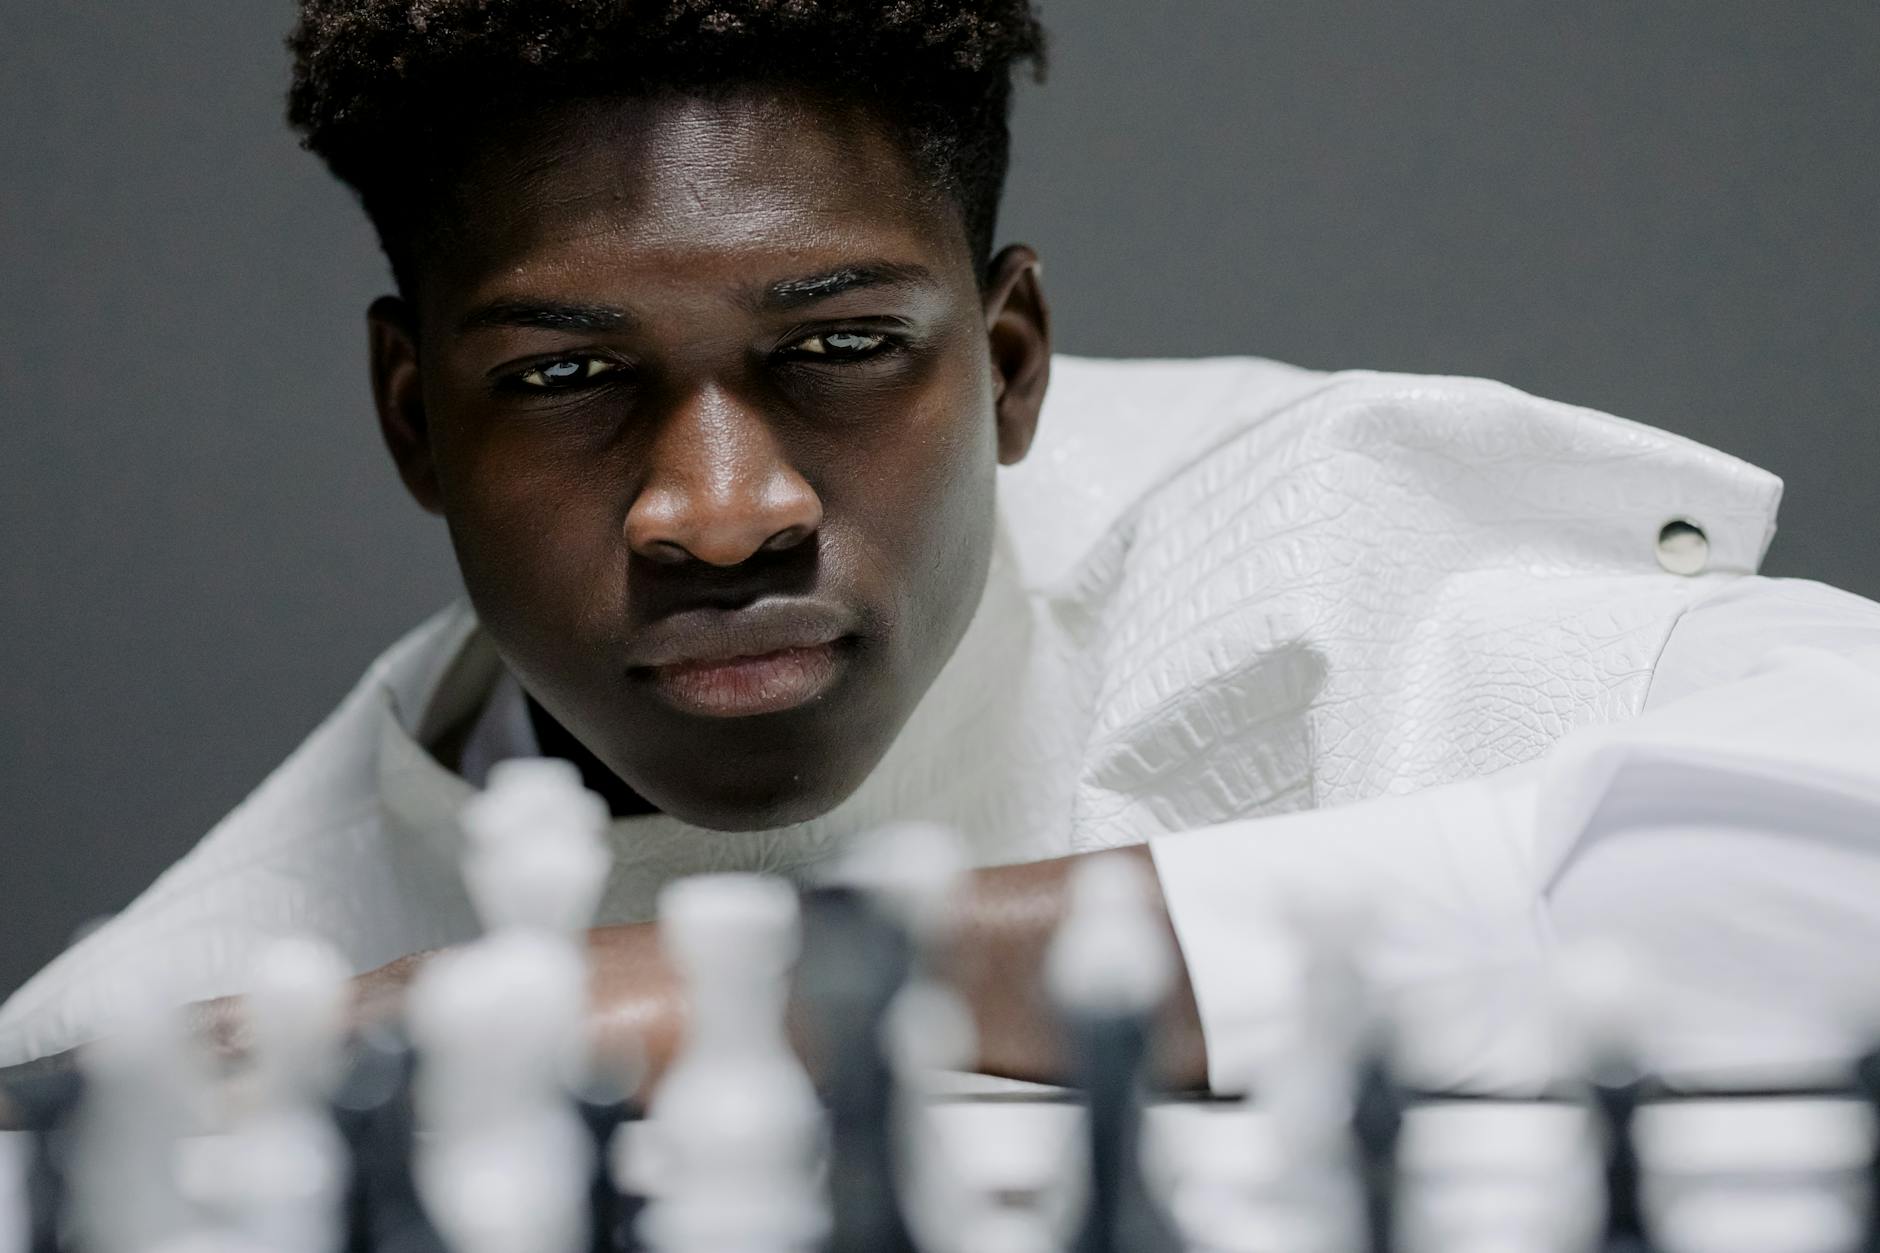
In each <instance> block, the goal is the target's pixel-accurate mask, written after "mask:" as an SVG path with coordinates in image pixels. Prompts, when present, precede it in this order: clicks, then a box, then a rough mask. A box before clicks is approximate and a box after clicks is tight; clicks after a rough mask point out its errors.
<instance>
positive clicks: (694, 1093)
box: [641, 874, 829, 1253]
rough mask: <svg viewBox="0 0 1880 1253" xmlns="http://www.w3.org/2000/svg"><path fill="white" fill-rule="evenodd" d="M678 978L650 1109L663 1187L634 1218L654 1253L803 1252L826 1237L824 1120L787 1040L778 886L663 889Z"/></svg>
mask: <svg viewBox="0 0 1880 1253" xmlns="http://www.w3.org/2000/svg"><path fill="white" fill-rule="evenodd" d="M659 934H660V942H661V945H662V947H663V948H664V949H665V952H666V955H667V957H668V958H669V960H671V962H672V963H673V965H674V966H675V967H676V968H677V970H678V972H679V974H680V975H681V977H682V978H683V980H684V984H685V992H686V1002H687V1010H688V1016H687V1022H686V1034H685V1039H684V1042H683V1043H682V1045H681V1047H680V1051H679V1054H678V1056H677V1057H676V1058H675V1059H674V1061H673V1064H672V1066H671V1068H670V1069H669V1070H668V1071H667V1072H666V1075H665V1077H664V1079H663V1080H662V1081H661V1083H660V1085H659V1088H658V1090H657V1091H656V1092H655V1093H654V1094H653V1099H652V1102H651V1105H650V1108H649V1110H648V1115H649V1118H650V1120H651V1124H650V1126H649V1127H648V1132H649V1135H650V1137H651V1148H652V1151H653V1152H654V1154H655V1155H656V1160H657V1162H658V1164H659V1167H660V1175H661V1178H662V1179H663V1181H664V1186H663V1188H662V1191H661V1193H660V1195H658V1196H656V1197H655V1198H654V1199H653V1200H652V1201H651V1202H650V1203H649V1205H648V1206H647V1208H646V1210H645V1212H644V1213H643V1214H642V1216H641V1234H642V1236H643V1238H644V1239H645V1241H646V1242H647V1244H649V1245H650V1246H651V1247H652V1248H653V1249H655V1250H657V1251H658V1253H755V1251H758V1250H762V1251H763V1253H801V1251H804V1250H811V1249H814V1248H816V1247H818V1245H819V1244H820V1243H821V1242H822V1241H823V1240H824V1239H825V1238H826V1237H827V1235H828V1231H829V1219H828V1216H827V1213H826V1212H825V1207H824V1204H823V1201H822V1198H821V1196H820V1193H819V1189H818V1187H817V1179H816V1170H817V1158H818V1153H819V1149H820V1144H821V1137H822V1116H821V1111H820V1109H819V1107H818V1104H817V1100H816V1093H815V1090H814V1088H813V1087H812V1086H811V1084H810V1079H809V1076H808V1074H807V1073H805V1071H804V1069H803V1067H802V1064H801V1063H800V1062H799V1061H798V1060H797V1058H796V1055H795V1054H794V1053H793V1052H792V1051H791V1048H790V1043H789V1041H788V1039H787V1038H786V1036H785V1034H784V1012H785V1006H786V998H787V995H788V986H787V982H786V977H787V975H788V973H789V970H790V967H791V965H792V964H793V962H794V961H795V959H796V955H797V950H798V945H799V942H800V940H799V926H798V910H797V900H796V894H795V893H794V892H793V891H792V890H791V889H790V887H789V886H788V885H786V884H784V883H782V882H781V881H778V880H775V879H766V878H761V877H758V876H755V875H736V874H724V875H703V876H699V877H696V878H691V879H683V880H680V881H678V882H676V883H672V884H669V885H668V886H667V887H666V888H665V890H664V891H662V892H661V893H660V899H659Z"/></svg>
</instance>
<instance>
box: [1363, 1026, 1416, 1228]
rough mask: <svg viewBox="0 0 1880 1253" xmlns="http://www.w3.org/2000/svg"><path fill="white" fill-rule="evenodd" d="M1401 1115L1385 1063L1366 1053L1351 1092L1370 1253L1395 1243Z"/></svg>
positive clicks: (1399, 1096)
mask: <svg viewBox="0 0 1880 1253" xmlns="http://www.w3.org/2000/svg"><path fill="white" fill-rule="evenodd" d="M1403 1112H1404V1093H1403V1089H1402V1088H1401V1087H1400V1086H1399V1085H1398V1083H1397V1081H1396V1079H1395V1077H1394V1076H1392V1074H1391V1072H1390V1064H1389V1061H1388V1059H1386V1057H1385V1056H1384V1054H1383V1052H1382V1051H1381V1050H1378V1049H1369V1050H1366V1051H1365V1053H1364V1054H1363V1055H1362V1056H1361V1059H1360V1061H1359V1064H1358V1074H1357V1081H1356V1083H1355V1084H1354V1085H1353V1089H1352V1107H1351V1131H1352V1137H1353V1139H1354V1140H1356V1142H1357V1150H1358V1170H1359V1183H1360V1184H1361V1185H1362V1186H1363V1189H1364V1219H1365V1231H1366V1238H1367V1241H1368V1243H1367V1247H1368V1248H1369V1249H1370V1253H1390V1250H1391V1248H1392V1246H1393V1243H1394V1241H1395V1224H1396V1193H1397V1138H1398V1135H1399V1133H1400V1132H1401V1131H1402V1129H1403Z"/></svg>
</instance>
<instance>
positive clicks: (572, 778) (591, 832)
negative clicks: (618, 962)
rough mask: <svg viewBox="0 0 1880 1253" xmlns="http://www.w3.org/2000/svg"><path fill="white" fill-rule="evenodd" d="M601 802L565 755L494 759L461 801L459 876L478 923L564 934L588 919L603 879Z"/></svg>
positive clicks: (604, 883)
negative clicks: (485, 779)
mask: <svg viewBox="0 0 1880 1253" xmlns="http://www.w3.org/2000/svg"><path fill="white" fill-rule="evenodd" d="M607 820H608V812H607V805H606V802H604V801H603V800H601V798H600V797H599V796H597V795H595V794H594V793H593V792H590V791H588V790H587V789H586V788H585V787H583V786H582V785H581V775H580V772H579V771H578V770H576V769H575V767H574V766H573V765H572V764H571V763H569V762H566V761H560V760H557V759H554V758H547V757H535V758H516V759H513V760H509V761H502V762H498V763H497V764H496V765H495V766H494V767H493V768H492V769H491V770H490V777H489V786H488V787H487V788H486V789H485V790H484V791H482V792H480V793H478V794H477V795H476V796H474V797H472V798H471V799H470V801H469V803H467V804H466V805H465V806H464V811H463V828H464V834H465V836H466V837H467V840H466V848H465V852H464V863H463V872H464V882H465V884H466V886H467V887H468V888H469V891H470V899H471V902H472V903H473V904H474V905H475V906H476V910H477V915H478V917H479V918H480V919H481V920H482V922H483V925H484V928H485V929H486V930H489V931H492V932H494V931H501V930H504V929H507V928H510V927H522V928H526V929H532V930H539V931H545V932H549V933H552V934H556V935H562V936H567V937H569V938H571V939H572V938H575V937H578V936H579V935H580V934H581V932H583V931H584V930H586V928H587V927H589V926H591V925H592V924H593V921H594V912H595V910H596V908H597V907H598V906H599V904H600V900H601V895H602V893H603V891H604V890H605V889H606V886H607V872H608V867H609V861H610V858H609V855H608V852H607V846H606V843H605V842H604V840H603V839H602V834H601V833H602V832H603V831H604V830H605V829H606V826H607Z"/></svg>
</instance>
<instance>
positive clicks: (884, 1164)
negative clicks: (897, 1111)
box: [796, 888, 916, 1253]
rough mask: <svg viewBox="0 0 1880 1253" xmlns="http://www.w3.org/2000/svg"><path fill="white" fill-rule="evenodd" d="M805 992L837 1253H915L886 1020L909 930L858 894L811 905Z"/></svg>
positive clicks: (834, 895) (842, 892)
mask: <svg viewBox="0 0 1880 1253" xmlns="http://www.w3.org/2000/svg"><path fill="white" fill-rule="evenodd" d="M803 923H804V946H803V960H802V962H801V963H800V964H799V966H798V969H797V983H796V987H797V992H798V995H799V996H800V997H801V998H802V1000H803V1001H804V1003H805V1005H806V1006H807V1007H808V1011H809V1012H808V1013H807V1014H806V1016H805V1018H806V1023H805V1026H806V1029H807V1031H808V1033H809V1034H810V1036H811V1037H812V1039H811V1040H810V1046H811V1047H812V1048H813V1049H814V1050H815V1052H816V1053H817V1055H818V1061H819V1063H820V1064H819V1065H818V1066H817V1067H815V1069H816V1070H818V1071H820V1072H821V1074H822V1076H823V1080H822V1086H823V1099H824V1101H825V1103H826V1104H827V1105H828V1108H829V1132H830V1139H829V1198H830V1218H831V1228H830V1234H829V1241H828V1244H827V1246H826V1248H827V1250H828V1253H915V1250H916V1245H915V1243H914V1237H913V1235H912V1233H911V1232H910V1231H909V1229H908V1225H907V1220H906V1218H905V1216H904V1214H903V1209H902V1204H901V1196H900V1181H899V1179H898V1178H897V1177H896V1163H897V1154H896V1152H895V1140H894V1102H895V1080H894V1072H893V1069H892V1067H891V1065H890V1063H889V1059H888V1057H887V1055H886V1053H885V1051H884V1049H883V1032H882V1027H883V1021H884V1019H885V1017H886V1015H887V1012H888V1007H889V1005H890V1004H891V1003H892V1002H893V1000H894V996H895V993H896V992H897V991H898V990H899V989H900V987H901V985H902V984H903V983H904V982H905V981H906V980H907V977H908V972H909V970H910V969H911V967H912V961H913V953H912V945H911V944H910V942H909V940H908V937H907V935H906V933H905V932H904V931H903V930H902V929H901V928H900V927H899V926H897V925H896V924H895V923H894V922H893V921H892V920H890V919H889V918H888V917H887V916H886V915H885V914H884V913H883V912H882V911H881V909H880V908H878V907H877V906H876V905H875V904H874V903H873V902H872V901H870V900H869V899H868V897H867V896H865V895H864V894H862V893H861V892H858V891H855V890H852V889H848V888H829V889H822V890H819V891H816V892H812V893H810V894H809V895H808V896H807V897H806V898H805V901H804V914H803Z"/></svg>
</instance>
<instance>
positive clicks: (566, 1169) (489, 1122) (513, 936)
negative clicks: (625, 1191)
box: [408, 928, 594, 1253]
mask: <svg viewBox="0 0 1880 1253" xmlns="http://www.w3.org/2000/svg"><path fill="white" fill-rule="evenodd" d="M586 1022H587V977H586V970H585V967H584V965H583V964H582V962H581V961H580V960H579V958H578V957H577V956H576V955H575V953H574V952H573V950H572V949H571V948H570V946H569V945H567V944H566V943H565V942H563V941H562V940H560V939H557V938H556V937H553V936H549V935H544V934H542V933H539V932H533V931H528V930H524V929H521V928H515V929H510V930H507V931H504V932H500V933H498V934H496V935H493V936H490V937H488V938H486V939H484V940H481V941H479V942H477V943H475V944H471V945H467V946H465V947H464V948H461V949H458V950H455V951H453V952H449V953H445V954H443V955H441V956H439V957H436V958H434V959H432V961H431V962H430V963H429V964H428V965H427V966H426V967H425V969H424V971H423V972H422V973H421V974H420V976H419V977H418V979H417V981H416V982H415V983H414V985H413V987H412V991H411V997H410V1003H409V1009H408V1023H409V1027H410V1030H411V1036H412V1041H413V1043H414V1044H415V1045H416V1046H417V1048H418V1050H419V1057H420V1064H419V1069H418V1075H417V1088H416V1093H415V1097H416V1101H417V1112H418V1119H419V1126H420V1127H421V1128H422V1129H423V1130H424V1131H425V1132H426V1133H427V1135H426V1139H425V1142H424V1143H423V1144H422V1145H421V1147H420V1151H419V1154H418V1158H417V1162H416V1165H415V1173H416V1179H417V1185H418V1191H419V1195H420V1197H421V1199H422V1201H423V1203H424V1207H425V1211H426V1213H428V1214H429V1215H430V1218H431V1221H432V1222H433V1223H434V1224H435V1225H436V1227H437V1229H438V1231H439V1232H440V1233H441V1234H442V1235H443V1236H444V1238H445V1239H446V1240H447V1241H448V1242H449V1243H450V1245H451V1247H452V1249H453V1250H455V1251H456V1253H578V1251H579V1250H582V1249H584V1248H585V1247H586V1241H587V1210H586V1203H587V1187H588V1179H589V1177H590V1173H591V1171H592V1168H593V1165H594V1163H593V1147H592V1145H590V1144H589V1142H588V1139H587V1135H586V1132H585V1130H584V1129H583V1128H582V1126H581V1123H580V1120H579V1119H578V1118H577V1117H576V1115H575V1113H574V1110H573V1108H572V1107H571V1106H570V1104H569V1102H568V1099H567V1095H566V1094H567V1084H568V1080H569V1078H570V1075H571V1073H573V1071H574V1069H575V1067H576V1064H577V1062H578V1059H579V1058H580V1056H581V1055H582V1052H583V1050H582V1046H581V1041H582V1037H583V1036H584V1033H585V1030H586Z"/></svg>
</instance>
